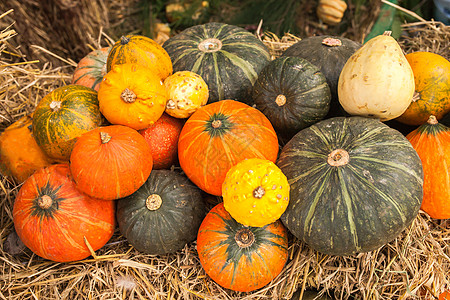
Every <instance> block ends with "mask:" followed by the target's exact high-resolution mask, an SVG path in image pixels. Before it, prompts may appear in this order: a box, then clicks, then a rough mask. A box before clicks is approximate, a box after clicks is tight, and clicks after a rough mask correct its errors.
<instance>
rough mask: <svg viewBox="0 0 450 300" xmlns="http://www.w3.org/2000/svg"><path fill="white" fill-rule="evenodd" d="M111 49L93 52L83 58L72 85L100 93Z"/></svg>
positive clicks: (106, 48)
mask: <svg viewBox="0 0 450 300" xmlns="http://www.w3.org/2000/svg"><path fill="white" fill-rule="evenodd" d="M110 50H111V47H103V48H100V49H96V50H93V51H92V52H90V53H88V54H87V55H86V56H85V57H83V58H82V59H81V60H80V61H79V62H78V65H77V67H76V69H75V71H74V72H73V76H72V83H73V84H79V85H84V86H87V87H90V88H93V89H94V90H96V91H97V92H98V89H99V87H100V82H102V79H103V76H105V74H106V60H107V59H108V54H109V51H110Z"/></svg>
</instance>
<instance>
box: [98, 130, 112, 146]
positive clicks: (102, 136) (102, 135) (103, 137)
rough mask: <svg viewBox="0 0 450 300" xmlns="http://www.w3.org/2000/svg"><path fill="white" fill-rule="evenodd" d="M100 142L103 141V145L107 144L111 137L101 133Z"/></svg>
mask: <svg viewBox="0 0 450 300" xmlns="http://www.w3.org/2000/svg"><path fill="white" fill-rule="evenodd" d="M100 140H101V141H102V144H106V143H107V142H109V141H110V140H111V136H110V135H109V134H108V133H106V132H100Z"/></svg>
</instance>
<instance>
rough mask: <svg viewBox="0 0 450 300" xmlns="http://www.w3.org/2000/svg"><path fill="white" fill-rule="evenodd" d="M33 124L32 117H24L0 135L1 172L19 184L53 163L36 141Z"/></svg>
mask: <svg viewBox="0 0 450 300" xmlns="http://www.w3.org/2000/svg"><path fill="white" fill-rule="evenodd" d="M31 123H32V115H28V116H25V117H22V118H20V119H19V120H17V121H16V122H14V123H13V124H11V125H10V126H9V127H8V128H6V129H5V131H3V132H2V134H1V135H0V171H1V172H2V174H3V175H5V176H10V177H12V178H14V179H15V180H16V182H17V183H22V182H24V181H25V180H26V179H27V178H28V177H30V175H31V174H33V173H34V172H35V171H36V170H39V169H40V168H43V167H46V166H49V165H50V164H52V163H53V160H52V159H51V158H50V157H48V156H47V155H45V153H44V152H43V151H42V149H41V148H40V147H39V146H38V144H37V143H36V141H35V140H34V137H33V134H32V133H31Z"/></svg>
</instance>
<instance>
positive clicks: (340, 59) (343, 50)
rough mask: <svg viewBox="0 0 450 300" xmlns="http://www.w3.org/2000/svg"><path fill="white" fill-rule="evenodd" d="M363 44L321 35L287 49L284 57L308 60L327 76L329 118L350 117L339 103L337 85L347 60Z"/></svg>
mask: <svg viewBox="0 0 450 300" xmlns="http://www.w3.org/2000/svg"><path fill="white" fill-rule="evenodd" d="M359 48H361V44H360V43H358V42H355V41H352V40H350V39H347V38H343V37H337V36H330V35H320V36H311V37H307V38H304V39H302V40H300V41H298V42H297V43H295V44H293V45H291V46H290V47H289V48H287V49H286V50H285V51H284V53H283V54H282V56H295V57H301V58H303V59H306V60H307V61H309V62H310V63H312V64H313V65H315V66H317V67H318V68H319V69H320V71H321V72H322V73H323V75H325V78H326V79H327V83H328V85H329V86H330V91H331V102H330V110H329V112H328V115H327V118H329V117H336V116H345V115H348V114H347V113H346V112H345V110H344V109H343V108H342V106H341V104H340V103H339V99H338V95H337V84H338V80H339V75H340V74H341V71H342V68H343V67H344V65H345V63H346V62H347V60H348V59H349V58H350V56H352V54H353V53H355V51H356V50H358V49H359Z"/></svg>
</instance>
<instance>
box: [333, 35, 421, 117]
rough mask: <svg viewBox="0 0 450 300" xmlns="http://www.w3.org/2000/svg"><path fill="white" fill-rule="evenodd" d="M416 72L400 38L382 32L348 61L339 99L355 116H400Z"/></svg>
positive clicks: (339, 91) (411, 92) (409, 96)
mask: <svg viewBox="0 0 450 300" xmlns="http://www.w3.org/2000/svg"><path fill="white" fill-rule="evenodd" d="M414 89H415V87H414V74H413V71H412V69H411V66H410V65H409V63H408V61H407V60H406V58H405V55H403V52H402V49H401V48H400V46H399V44H398V43H397V41H396V40H395V39H394V38H393V37H391V36H389V35H379V36H376V37H374V38H372V39H370V40H369V41H368V42H366V43H365V44H364V45H363V46H362V47H361V48H359V49H358V50H357V51H356V52H355V53H354V54H353V55H352V56H351V57H350V58H349V59H348V60H347V62H346V63H345V65H344V67H343V69H342V71H341V74H340V76H339V81H338V98H339V102H340V103H341V105H342V107H343V108H344V109H345V111H346V112H347V113H349V114H351V115H359V116H365V117H374V118H379V119H380V120H381V121H387V120H391V119H394V118H397V117H398V116H400V115H401V114H403V113H404V112H405V110H406V109H407V108H408V106H409V104H410V103H411V100H412V98H413V94H414Z"/></svg>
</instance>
